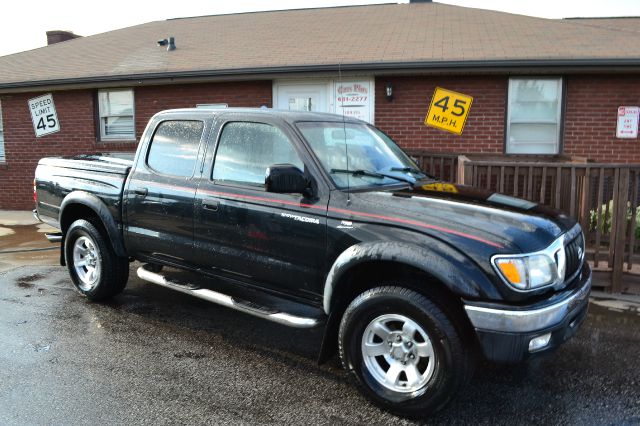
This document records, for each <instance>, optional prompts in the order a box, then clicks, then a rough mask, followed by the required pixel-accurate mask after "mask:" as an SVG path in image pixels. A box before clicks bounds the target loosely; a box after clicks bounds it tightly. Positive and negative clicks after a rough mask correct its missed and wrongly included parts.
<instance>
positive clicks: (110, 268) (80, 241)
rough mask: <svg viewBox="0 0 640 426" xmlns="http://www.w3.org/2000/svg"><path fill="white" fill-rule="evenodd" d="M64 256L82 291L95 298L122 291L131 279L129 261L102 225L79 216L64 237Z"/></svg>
mask: <svg viewBox="0 0 640 426" xmlns="http://www.w3.org/2000/svg"><path fill="white" fill-rule="evenodd" d="M64 252H65V259H66V263H67V265H68V268H69V274H70V275H71V279H72V281H73V283H74V285H75V286H76V288H77V289H78V291H80V293H82V294H83V295H85V296H86V297H87V298H89V299H90V300H92V301H100V300H105V299H108V298H110V297H113V296H115V295H116V294H118V293H120V292H121V291H122V290H123V289H124V287H125V286H126V284H127V281H128V279H129V261H128V259H127V258H126V257H119V256H117V255H116V253H115V251H114V250H113V247H112V246H111V243H110V242H109V240H108V239H107V238H105V236H104V233H103V232H101V227H100V225H99V224H98V225H96V224H93V223H92V222H90V221H88V220H84V219H79V220H76V221H75V222H73V223H72V224H71V226H70V227H69V229H68V230H67V234H66V237H65V247H64Z"/></svg>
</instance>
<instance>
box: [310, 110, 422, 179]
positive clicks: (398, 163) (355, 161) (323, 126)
mask: <svg viewBox="0 0 640 426" xmlns="http://www.w3.org/2000/svg"><path fill="white" fill-rule="evenodd" d="M297 127H298V129H299V130H300V132H301V133H302V134H303V136H304V138H305V139H306V140H307V142H309V145H310V146H311V149H312V150H313V152H314V153H315V155H316V157H318V159H319V160H320V162H321V163H322V166H323V167H324V169H325V170H326V171H327V173H329V175H330V176H331V179H332V180H333V182H334V183H335V184H336V186H337V187H338V188H341V189H344V188H347V187H351V188H355V187H364V186H372V185H388V184H390V183H396V184H397V183H398V181H399V180H405V179H409V180H411V181H414V180H417V179H419V178H422V177H424V174H423V173H421V172H420V171H419V169H418V165H416V164H415V162H413V161H412V160H411V159H410V158H409V157H407V155H406V154H405V153H404V152H403V151H402V150H401V149H400V148H399V147H398V146H397V145H396V144H395V142H393V141H392V140H391V139H390V138H389V137H388V136H387V135H385V134H384V133H382V132H381V131H380V130H378V129H376V128H375V127H373V126H368V125H365V124H354V123H341V122H321V121H309V122H300V123H297ZM347 154H348V157H347ZM347 158H348V161H347ZM357 171H361V173H358V172H357ZM364 171H366V172H370V173H362V172H364ZM380 173H382V174H383V175H384V176H383V175H381V174H380ZM394 177H396V178H397V179H395V178H394Z"/></svg>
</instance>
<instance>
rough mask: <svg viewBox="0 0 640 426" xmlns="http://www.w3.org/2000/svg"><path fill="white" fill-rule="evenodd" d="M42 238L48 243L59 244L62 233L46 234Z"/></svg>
mask: <svg viewBox="0 0 640 426" xmlns="http://www.w3.org/2000/svg"><path fill="white" fill-rule="evenodd" d="M44 236H45V237H46V239H47V240H49V242H50V243H59V242H60V241H62V232H47V233H46V234H44Z"/></svg>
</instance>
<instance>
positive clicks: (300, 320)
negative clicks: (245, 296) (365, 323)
mask: <svg viewBox="0 0 640 426" xmlns="http://www.w3.org/2000/svg"><path fill="white" fill-rule="evenodd" d="M137 274H138V277H140V278H141V279H143V280H145V281H147V282H150V283H152V284H157V285H159V286H162V287H166V288H170V289H171V290H176V291H179V292H180V293H185V294H189V295H191V296H194V297H197V298H199V299H203V300H206V301H208V302H212V303H215V304H217V305H222V306H226V307H228V308H231V309H235V310H236V311H240V312H244V313H246V314H249V315H253V316H256V317H259V318H264V319H266V320H269V321H273V322H277V323H278V324H283V325H287V326H289V327H295V328H313V327H317V326H318V325H320V323H321V321H320V320H319V319H316V318H306V317H300V316H296V315H291V314H287V313H285V312H278V311H276V310H273V309H269V308H267V307H265V306H260V305H257V304H256V303H253V302H249V301H245V300H238V299H235V298H233V297H231V296H228V295H226V294H223V293H219V292H217V291H213V290H209V289H206V288H200V287H197V286H191V285H183V284H178V283H175V282H171V281H168V280H167V279H166V278H165V277H164V276H163V275H161V274H157V273H155V272H151V271H149V270H147V269H145V268H144V266H141V267H139V268H138V271H137Z"/></svg>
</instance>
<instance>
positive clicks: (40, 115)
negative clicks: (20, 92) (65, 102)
mask: <svg viewBox="0 0 640 426" xmlns="http://www.w3.org/2000/svg"><path fill="white" fill-rule="evenodd" d="M29 111H30V112H31V121H33V130H35V132H36V137H37V138H39V137H41V136H46V135H49V134H51V133H56V132H59V131H60V122H59V121H58V114H57V113H56V106H55V104H54V103H53V96H52V95H51V93H48V94H46V95H42V96H38V97H37V98H33V99H29Z"/></svg>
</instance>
